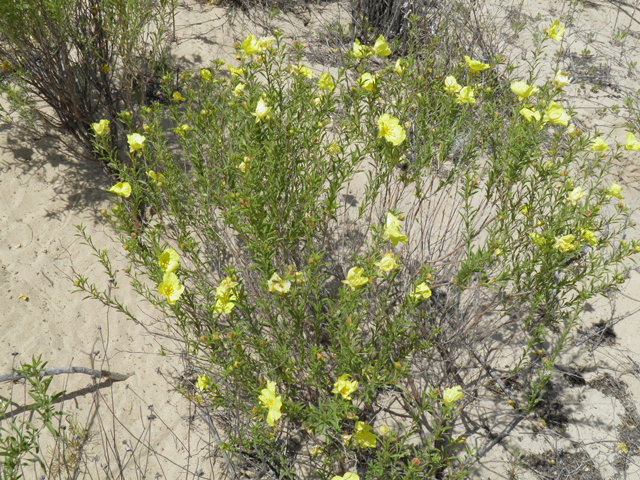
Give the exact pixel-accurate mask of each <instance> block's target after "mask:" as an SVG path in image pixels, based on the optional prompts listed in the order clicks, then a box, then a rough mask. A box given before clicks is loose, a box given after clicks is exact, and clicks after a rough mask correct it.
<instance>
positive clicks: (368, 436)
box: [355, 421, 376, 448]
mask: <svg viewBox="0 0 640 480" xmlns="http://www.w3.org/2000/svg"><path fill="white" fill-rule="evenodd" d="M371 430H372V429H371V426H369V425H367V424H365V423H364V422H360V421H358V422H356V428H355V437H356V442H357V443H358V445H359V446H360V448H375V446H376V437H375V436H374V435H373V433H371Z"/></svg>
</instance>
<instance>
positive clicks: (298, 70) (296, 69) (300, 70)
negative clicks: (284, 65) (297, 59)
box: [289, 63, 313, 78]
mask: <svg viewBox="0 0 640 480" xmlns="http://www.w3.org/2000/svg"><path fill="white" fill-rule="evenodd" d="M289 69H290V70H291V73H292V74H297V75H300V76H301V77H304V78H313V72H312V71H311V69H310V68H309V67H305V66H304V65H302V64H300V63H299V64H298V65H291V66H290V67H289Z"/></svg>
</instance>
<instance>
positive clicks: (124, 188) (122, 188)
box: [108, 182, 131, 198]
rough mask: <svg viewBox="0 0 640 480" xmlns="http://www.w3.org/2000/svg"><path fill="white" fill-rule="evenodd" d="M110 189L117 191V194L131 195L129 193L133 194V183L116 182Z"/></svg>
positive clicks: (125, 196) (110, 190)
mask: <svg viewBox="0 0 640 480" xmlns="http://www.w3.org/2000/svg"><path fill="white" fill-rule="evenodd" d="M108 191H109V192H111V193H115V194H116V195H119V196H121V197H124V198H127V197H129V195H131V185H129V183H128V182H120V183H116V184H115V185H114V186H113V187H111V188H110V189H109V190H108Z"/></svg>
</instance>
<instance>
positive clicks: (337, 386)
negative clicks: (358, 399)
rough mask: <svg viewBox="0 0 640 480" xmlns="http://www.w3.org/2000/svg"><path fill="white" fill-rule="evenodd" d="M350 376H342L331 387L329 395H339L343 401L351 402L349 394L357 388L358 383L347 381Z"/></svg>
mask: <svg viewBox="0 0 640 480" xmlns="http://www.w3.org/2000/svg"><path fill="white" fill-rule="evenodd" d="M350 378H351V375H349V374H344V375H342V376H341V377H340V378H339V379H338V381H337V382H336V383H334V385H333V390H332V391H331V393H339V394H340V395H342V398H343V399H344V400H348V401H350V400H351V394H352V393H353V392H355V391H356V389H357V388H358V382H356V381H355V380H354V381H351V380H349V379H350Z"/></svg>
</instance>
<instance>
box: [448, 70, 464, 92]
mask: <svg viewBox="0 0 640 480" xmlns="http://www.w3.org/2000/svg"><path fill="white" fill-rule="evenodd" d="M444 89H445V91H446V92H447V93H449V94H451V95H455V94H456V93H458V92H459V91H460V90H462V87H461V86H460V85H458V81H457V80H456V77H454V76H453V75H449V76H448V77H446V78H445V79H444Z"/></svg>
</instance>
